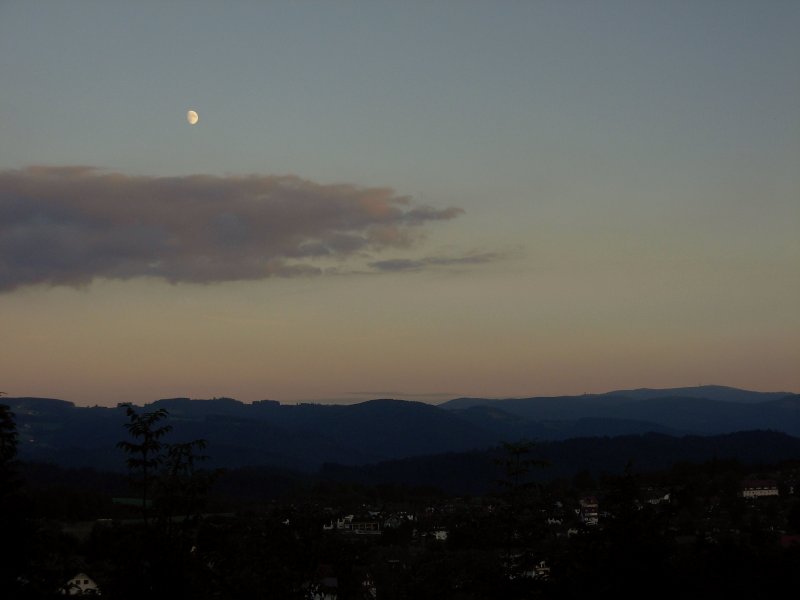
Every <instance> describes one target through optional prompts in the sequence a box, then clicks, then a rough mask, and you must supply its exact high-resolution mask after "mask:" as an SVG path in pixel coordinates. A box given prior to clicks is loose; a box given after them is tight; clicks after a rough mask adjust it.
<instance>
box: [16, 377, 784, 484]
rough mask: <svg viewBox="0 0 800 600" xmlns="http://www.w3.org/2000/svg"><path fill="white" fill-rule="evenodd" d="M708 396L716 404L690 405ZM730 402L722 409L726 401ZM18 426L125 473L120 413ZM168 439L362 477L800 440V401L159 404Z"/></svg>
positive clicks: (30, 415)
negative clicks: (641, 443) (388, 466)
mask: <svg viewBox="0 0 800 600" xmlns="http://www.w3.org/2000/svg"><path fill="white" fill-rule="evenodd" d="M702 393H706V394H708V395H709V396H710V397H707V398H705V397H695V396H693V395H692V394H702ZM726 397H728V398H731V399H730V400H724V399H721V398H726ZM3 403H5V404H8V405H10V407H11V410H12V411H13V412H14V413H15V415H16V421H17V428H18V431H19V433H20V436H19V454H20V457H21V458H23V459H25V460H35V461H44V462H53V463H56V464H61V465H65V466H73V467H83V466H91V467H96V468H103V469H122V468H123V467H122V465H124V458H123V456H122V455H121V453H120V451H119V450H117V448H116V444H117V442H119V441H120V440H121V439H123V438H124V437H125V435H126V431H125V429H124V427H123V426H124V424H125V422H126V417H125V411H124V410H123V409H121V408H106V407H81V406H76V405H75V404H73V403H71V402H65V401H62V400H57V399H51V398H3ZM161 408H163V409H165V410H167V411H168V413H169V418H168V422H169V424H170V425H172V426H173V428H174V429H173V432H172V434H171V439H173V440H174V441H186V440H191V439H198V438H203V439H205V440H207V442H208V446H209V454H210V455H211V457H212V459H213V461H214V464H215V465H216V466H225V467H240V466H255V465H272V466H276V467H280V468H288V469H299V470H305V471H309V472H310V471H315V470H316V469H317V468H319V466H320V465H322V464H323V463H326V462H327V463H337V464H342V465H363V464H368V463H376V462H380V461H387V460H393V459H400V458H406V457H415V456H423V455H433V454H441V453H446V452H462V451H468V450H482V449H485V448H488V447H491V446H494V445H497V444H499V443H501V442H503V441H515V440H519V439H523V438H527V439H532V440H539V441H548V440H565V439H571V438H576V437H591V436H624V435H632V434H642V433H649V432H656V433H661V434H666V435H672V436H684V435H701V436H703V435H718V434H725V433H732V432H736V431H746V430H755V429H760V430H774V431H780V432H784V433H787V434H790V435H794V436H800V396H798V395H796V394H783V393H779V394H776V393H766V394H762V393H760V392H749V391H746V390H735V389H733V388H722V387H719V386H708V387H705V388H686V389H679V390H628V391H624V390H623V391H620V392H612V393H609V394H601V395H593V396H568V397H560V398H524V399H507V400H486V399H469V400H465V399H461V400H454V401H451V402H448V403H446V404H444V405H441V406H433V405H430V404H425V403H421V402H409V401H403V400H392V399H380V400H371V401H368V402H362V403H359V404H353V405H323V404H299V405H286V404H280V403H279V402H275V401H268V400H266V401H261V402H254V403H251V404H246V403H243V402H239V401H237V400H234V399H231V398H215V399H211V400H190V399H189V398H171V399H163V400H158V401H156V402H153V403H150V404H146V405H144V406H143V407H141V408H139V410H140V411H145V412H146V411H153V410H157V409H161Z"/></svg>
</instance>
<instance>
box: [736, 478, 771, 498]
mask: <svg viewBox="0 0 800 600" xmlns="http://www.w3.org/2000/svg"><path fill="white" fill-rule="evenodd" d="M739 495H740V496H741V497H742V498H763V497H765V496H777V495H778V484H777V483H775V482H774V481H772V480H768V479H760V480H755V479H753V480H749V481H743V482H742V485H741V491H740V492H739Z"/></svg>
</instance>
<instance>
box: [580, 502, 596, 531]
mask: <svg viewBox="0 0 800 600" xmlns="http://www.w3.org/2000/svg"><path fill="white" fill-rule="evenodd" d="M598 507H599V505H598V502H597V498H595V497H594V496H586V497H585V498H581V501H580V509H579V510H578V516H580V519H581V522H582V523H583V524H584V525H597V521H598Z"/></svg>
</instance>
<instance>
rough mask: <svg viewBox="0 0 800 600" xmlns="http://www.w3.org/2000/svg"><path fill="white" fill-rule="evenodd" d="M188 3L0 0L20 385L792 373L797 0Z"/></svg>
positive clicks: (285, 388) (468, 388)
mask: <svg viewBox="0 0 800 600" xmlns="http://www.w3.org/2000/svg"><path fill="white" fill-rule="evenodd" d="M187 5H188V4H187ZM187 5H184V4H182V3H180V2H176V3H169V5H167V6H163V5H162V4H161V3H149V4H148V3H145V4H139V3H137V4H135V5H134V4H131V5H125V4H120V5H116V6H106V5H103V4H98V3H92V2H85V3H83V2H77V3H71V4H70V5H69V6H67V5H65V4H64V3H59V2H40V3H38V2H37V3H27V2H8V3H4V4H3V6H1V7H0V75H2V78H3V82H4V83H3V89H4V100H3V103H2V104H0V140H2V143H0V332H2V339H3V344H2V345H0V389H1V390H3V391H4V392H6V393H8V394H9V395H11V396H51V397H59V398H64V399H68V400H72V401H75V402H76V403H79V404H94V403H98V404H109V405H111V404H114V403H116V402H122V401H134V402H145V401H151V400H153V399H156V398H161V397H170V396H191V397H205V398H208V397H212V396H223V395H225V396H232V397H235V398H239V399H241V400H246V401H250V400H257V399H262V398H274V399H278V400H282V401H298V400H309V399H339V400H342V401H356V400H363V399H366V398H367V397H369V396H370V395H373V397H377V396H381V395H396V396H400V397H407V398H409V399H427V400H431V401H434V400H435V401H438V400H442V399H445V398H449V397H456V396H460V395H470V396H521V395H539V394H576V393H583V392H602V391H607V390H610V389H619V388H632V387H677V386H686V385H697V384H711V383H714V384H721V385H731V386H737V387H744V388H750V389H759V390H787V391H800V370H799V369H798V368H797V366H798V365H800V308H798V307H800V275H799V273H800V236H798V235H797V231H798V226H800V170H799V169H798V168H797V166H798V165H800V118H799V117H798V110H797V107H798V106H800V70H798V69H797V57H798V56H800V39H798V38H797V36H796V31H797V28H798V26H800V5H798V4H797V3H794V2H774V3H770V4H769V5H768V6H763V5H758V4H757V3H751V2H730V3H725V4H724V5H722V4H718V3H713V2H700V3H691V4H685V5H684V4H680V5H677V4H672V3H670V4H657V3H654V4H648V3H641V2H607V3H574V4H573V3H569V4H564V3H561V2H542V3H530V4H527V3H512V2H508V3H500V4H497V3H488V2H487V3H468V2H452V3H437V4H436V5H433V6H427V5H416V4H415V5H413V6H412V5H409V6H404V5H402V3H385V4H383V3H372V2H356V3H352V4H347V5H340V4H338V3H335V4H305V3H294V2H288V1H287V2H278V3H271V4H269V5H265V6H261V5H252V6H248V5H244V4H234V5H233V6H225V7H223V6H221V5H218V4H217V3H211V2H208V3H192V4H191V6H192V7H193V8H192V11H191V12H190V14H189V16H187V12H188V11H186V10H185V8H186V6H187ZM185 64H192V65H195V66H194V67H193V68H192V69H186V68H184V67H183V65H185ZM194 102H197V103H198V104H201V105H202V106H201V108H202V110H203V115H204V120H203V123H202V124H201V125H200V126H198V127H196V128H192V127H187V125H186V122H185V121H181V119H179V118H176V115H178V116H180V114H181V111H186V106H191V105H192V103H194ZM120 107H124V111H125V118H124V119H120V118H119V109H120ZM41 115H49V117H48V119H42V118H41ZM77 166H80V167H81V168H80V169H76V168H75V167H77ZM32 167H36V168H32ZM67 167H69V169H68V168H67ZM53 284H55V285H53Z"/></svg>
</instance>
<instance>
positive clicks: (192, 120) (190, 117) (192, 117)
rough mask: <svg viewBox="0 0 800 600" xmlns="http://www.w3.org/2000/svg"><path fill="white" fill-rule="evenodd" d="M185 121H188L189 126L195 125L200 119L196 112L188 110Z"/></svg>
mask: <svg viewBox="0 0 800 600" xmlns="http://www.w3.org/2000/svg"><path fill="white" fill-rule="evenodd" d="M186 120H187V121H189V125H195V124H197V122H198V121H199V120H200V117H198V116H197V113H196V112H194V111H193V110H190V111H189V112H187V113H186Z"/></svg>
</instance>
